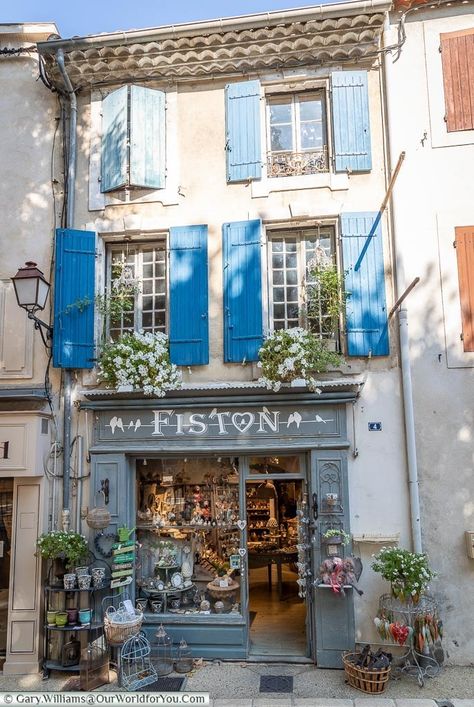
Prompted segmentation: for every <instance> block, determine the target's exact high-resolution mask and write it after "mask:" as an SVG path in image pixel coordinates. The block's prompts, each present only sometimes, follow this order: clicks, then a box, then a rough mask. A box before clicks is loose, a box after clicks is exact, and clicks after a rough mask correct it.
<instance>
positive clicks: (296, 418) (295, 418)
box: [286, 412, 303, 429]
mask: <svg viewBox="0 0 474 707" xmlns="http://www.w3.org/2000/svg"><path fill="white" fill-rule="evenodd" d="M302 419H303V418H302V417H301V415H300V414H299V412H292V413H291V415H290V416H289V417H288V422H287V423H286V426H287V427H289V426H290V425H291V424H292V423H293V422H294V423H295V424H296V427H297V428H298V429H299V427H300V424H301V420H302Z"/></svg>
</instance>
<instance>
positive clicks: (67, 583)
mask: <svg viewBox="0 0 474 707" xmlns="http://www.w3.org/2000/svg"><path fill="white" fill-rule="evenodd" d="M76 579H77V577H76V575H75V574H73V573H72V572H71V573H69V574H65V575H64V579H63V582H64V589H75V587H76Z"/></svg>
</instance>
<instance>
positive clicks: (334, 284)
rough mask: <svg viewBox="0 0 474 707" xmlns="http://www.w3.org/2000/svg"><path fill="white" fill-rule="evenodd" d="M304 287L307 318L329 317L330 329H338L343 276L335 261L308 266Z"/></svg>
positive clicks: (344, 298)
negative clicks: (307, 281) (306, 281)
mask: <svg viewBox="0 0 474 707" xmlns="http://www.w3.org/2000/svg"><path fill="white" fill-rule="evenodd" d="M308 275H309V277H308V279H309V280H310V283H309V284H308V285H307V287H306V313H307V316H308V318H309V319H310V320H311V319H315V320H316V321H320V320H321V319H324V318H325V317H327V318H329V324H330V330H331V332H332V333H333V334H334V333H335V332H337V330H338V326H339V320H340V317H341V314H342V312H343V310H344V306H345V303H346V299H347V298H348V297H349V296H350V295H349V294H348V293H346V292H344V288H343V284H344V283H343V278H342V276H341V274H340V273H339V271H338V269H337V265H336V264H335V263H326V262H325V263H322V262H321V263H317V264H316V265H314V266H313V267H311V268H310V270H309V273H308Z"/></svg>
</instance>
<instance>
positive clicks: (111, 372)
mask: <svg viewBox="0 0 474 707" xmlns="http://www.w3.org/2000/svg"><path fill="white" fill-rule="evenodd" d="M99 380H100V381H104V382H105V383H106V385H107V387H109V388H112V387H113V388H117V387H118V386H131V387H132V389H133V390H143V392H144V394H145V395H157V396H158V397H160V398H161V397H163V396H164V395H165V393H166V391H167V390H175V389H177V388H180V387H181V374H180V372H179V371H178V369H177V367H176V366H175V365H174V364H173V363H171V362H170V355H169V344H168V337H167V336H166V335H165V334H162V333H161V332H156V333H155V334H152V333H150V332H147V333H143V331H140V332H133V333H131V334H123V335H122V336H121V337H120V339H119V340H118V341H116V342H114V343H112V344H107V345H106V346H104V348H103V349H102V353H101V355H100V357H99Z"/></svg>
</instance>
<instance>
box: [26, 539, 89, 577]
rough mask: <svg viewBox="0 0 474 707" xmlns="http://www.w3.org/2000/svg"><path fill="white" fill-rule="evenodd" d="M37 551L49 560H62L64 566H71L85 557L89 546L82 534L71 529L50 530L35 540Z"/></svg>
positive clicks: (74, 565)
mask: <svg viewBox="0 0 474 707" xmlns="http://www.w3.org/2000/svg"><path fill="white" fill-rule="evenodd" d="M36 545H37V548H38V553H37V554H39V555H40V556H41V557H44V558H46V559H49V560H55V559H60V560H64V563H65V565H66V567H68V568H72V567H76V565H78V564H80V562H81V561H82V560H84V559H86V558H87V555H88V554H89V548H88V546H87V540H86V538H85V537H84V535H81V534H80V533H76V532H74V531H73V530H68V531H64V530H52V531H51V532H49V533H43V535H40V537H39V538H38V539H37V541H36Z"/></svg>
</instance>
